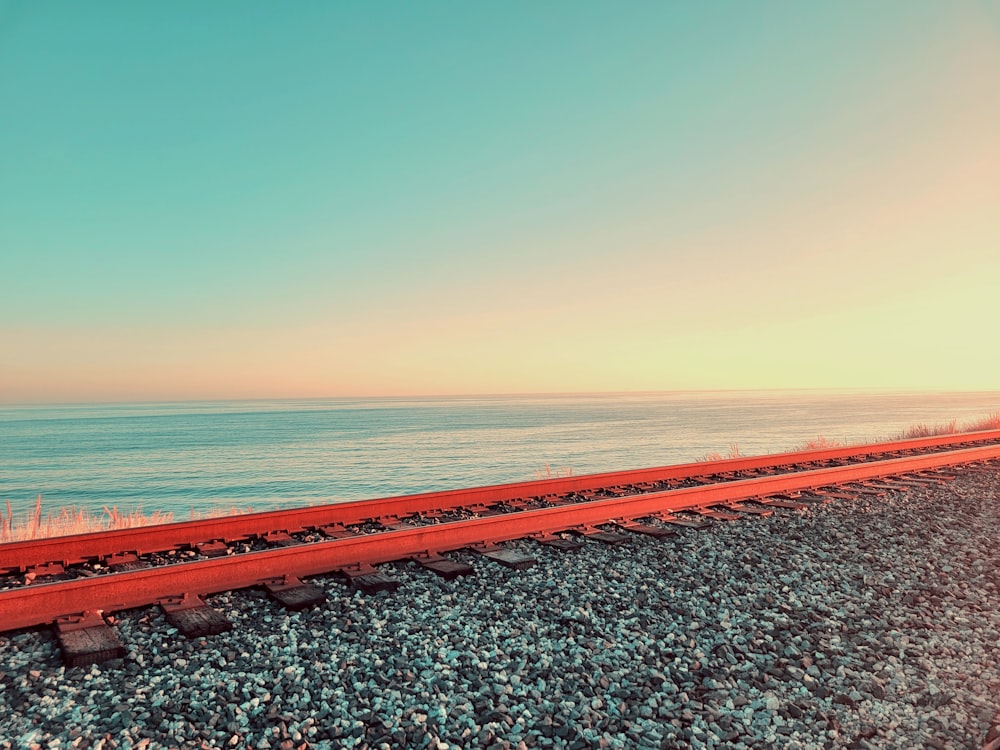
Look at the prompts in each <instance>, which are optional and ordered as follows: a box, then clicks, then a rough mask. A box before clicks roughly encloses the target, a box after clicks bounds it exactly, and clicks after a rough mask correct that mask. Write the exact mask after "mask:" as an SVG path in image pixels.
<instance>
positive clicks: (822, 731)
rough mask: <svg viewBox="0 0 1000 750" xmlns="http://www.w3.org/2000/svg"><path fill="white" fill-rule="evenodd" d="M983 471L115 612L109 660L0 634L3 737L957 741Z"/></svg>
mask: <svg viewBox="0 0 1000 750" xmlns="http://www.w3.org/2000/svg"><path fill="white" fill-rule="evenodd" d="M998 529H1000V473H995V472H994V473H982V472H968V473H965V474H963V475H962V476H961V477H960V478H959V479H958V480H957V481H955V482H953V483H949V484H947V485H944V486H943V487H941V488H933V489H916V490H914V491H912V492H910V493H907V494H901V493H891V494H890V495H889V496H888V497H886V498H882V499H861V500H856V501H838V502H837V503H834V504H831V505H828V506H823V507H819V508H814V509H810V510H808V511H805V512H803V513H794V512H792V513H788V514H783V515H782V516H780V517H774V518H755V517H751V518H747V519H745V520H740V521H737V522H733V523H729V524H725V523H719V524H716V525H714V526H713V528H711V529H709V530H706V531H691V530H682V531H681V532H680V533H679V534H678V536H677V537H675V538H673V539H668V540H665V541H660V542H657V541H655V540H653V539H648V538H646V537H639V536H637V537H635V538H634V539H631V540H630V541H629V542H628V543H627V544H625V545H622V546H620V547H609V546H605V545H602V544H600V543H597V542H588V543H587V544H586V547H585V549H584V550H581V551H579V552H569V553H560V552H558V551H555V550H550V549H548V548H544V547H540V546H535V545H530V544H527V543H525V544H523V545H521V546H522V548H523V549H526V550H530V551H532V552H533V553H534V554H535V556H536V557H537V558H538V559H539V564H538V565H537V566H536V567H535V568H533V569H531V570H528V571H520V572H516V571H509V570H507V569H505V568H501V567H499V566H497V565H494V564H492V563H488V562H485V561H483V560H481V559H477V558H474V557H471V556H465V555H463V554H459V555H456V556H457V557H459V558H461V559H466V560H470V561H474V562H475V564H476V568H477V575H476V576H472V577H468V578H463V579H459V580H457V581H453V582H445V581H442V580H440V579H438V578H436V577H435V576H433V575H432V574H430V573H427V572H425V571H422V570H420V569H418V568H417V567H416V566H415V565H412V564H398V565H392V566H386V567H388V568H390V569H391V570H392V571H393V572H394V573H395V574H396V575H397V577H399V578H400V579H401V580H402V582H403V585H402V587H401V588H400V590H399V591H398V592H397V593H394V594H384V593H383V594H379V595H377V596H364V595H362V594H359V593H356V592H353V591H351V590H350V589H347V588H346V587H345V586H343V585H342V584H341V583H340V582H339V580H338V579H336V578H333V577H331V578H328V579H319V580H318V581H316V582H317V583H318V584H319V585H320V586H322V587H324V588H325V589H326V590H327V591H328V593H329V596H330V601H329V602H328V603H327V604H326V605H324V606H322V607H320V608H318V609H315V610H310V611H306V612H302V613H297V614H288V613H285V612H284V611H283V610H281V609H280V608H278V607H277V606H276V605H274V604H273V603H271V602H270V601H268V600H267V599H266V598H265V596H264V595H263V594H262V593H261V592H257V591H244V592H236V593H232V594H225V595H220V596H216V597H212V599H211V603H212V604H213V605H214V606H216V607H218V608H220V609H223V610H224V611H226V612H227V613H228V614H229V615H230V619H231V620H232V621H233V623H234V630H233V632H232V633H229V634H227V635H223V636H217V637H213V638H210V639H204V640H193V641H189V640H185V639H183V638H181V637H179V636H178V635H177V634H176V631H174V630H173V629H172V628H170V627H169V626H168V625H167V624H166V622H165V620H164V618H163V616H162V615H161V614H160V613H159V610H154V609H147V610H137V611H131V612H125V613H120V614H119V618H118V619H119V621H118V630H119V635H120V637H121V639H122V641H123V643H125V644H126V647H127V649H128V655H127V657H126V659H124V661H119V662H117V663H114V662H112V663H109V664H105V665H102V666H94V667H92V668H87V669H73V670H67V669H64V668H63V667H62V666H61V665H60V657H59V654H58V650H57V648H56V645H55V641H54V639H53V637H52V636H51V634H50V633H49V632H47V631H31V632H23V633H17V634H9V633H8V634H5V635H3V636H0V668H2V673H3V674H2V678H0V679H2V694H0V747H2V748H35V747H39V748H68V747H75V748H88V747H89V748H171V747H177V748H310V747H331V748H333V747H358V748H409V747H414V748H439V749H441V750H443V749H444V748H479V747H495V748H501V747H503V748H522V747H554V748H605V747H610V748H661V747H662V748H673V747H695V748H713V747H718V748H723V747H726V748H730V747H731V748H759V747H787V748H824V747H853V748H897V747H898V748H914V747H931V748H975V747H979V746H980V745H981V743H982V739H983V737H984V735H985V734H986V731H987V729H988V726H989V724H990V719H991V718H992V716H993V715H994V714H995V713H996V712H997V710H998V709H1000V659H998V644H1000V612H998V608H997V601H998V595H997V594H998V586H1000V544H998V542H1000V538H998V536H1000V535H998Z"/></svg>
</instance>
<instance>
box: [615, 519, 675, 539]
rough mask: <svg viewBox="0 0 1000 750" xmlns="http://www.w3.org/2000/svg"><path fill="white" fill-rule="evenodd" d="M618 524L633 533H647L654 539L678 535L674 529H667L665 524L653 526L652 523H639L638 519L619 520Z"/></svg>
mask: <svg viewBox="0 0 1000 750" xmlns="http://www.w3.org/2000/svg"><path fill="white" fill-rule="evenodd" d="M617 526H618V527H619V528H621V529H625V531H630V532H632V533H633V534H645V535H646V536H651V537H653V538H654V539H666V538H667V537H671V536H676V535H677V532H676V531H674V530H673V529H667V528H664V527H663V526H651V525H650V524H647V523H639V522H638V521H619V522H618V523H617Z"/></svg>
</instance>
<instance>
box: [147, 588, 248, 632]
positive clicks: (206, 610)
mask: <svg viewBox="0 0 1000 750" xmlns="http://www.w3.org/2000/svg"><path fill="white" fill-rule="evenodd" d="M159 605H160V609H161V610H163V614H164V615H166V617H167V622H169V623H170V624H171V625H173V626H174V627H175V628H177V629H178V630H179V631H180V632H181V633H182V634H183V635H185V636H187V637H188V638H200V637H202V636H205V635H218V634H219V633H225V632H227V631H229V630H232V629H233V624H232V623H231V622H229V620H228V619H226V616H225V615H224V614H223V613H222V612H220V611H219V610H217V609H214V608H213V607H209V606H208V605H207V604H206V603H205V600H204V599H202V598H201V597H200V596H195V595H192V594H184V595H183V596H172V597H168V598H166V599H161V600H160V602H159Z"/></svg>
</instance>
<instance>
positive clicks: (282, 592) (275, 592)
mask: <svg viewBox="0 0 1000 750" xmlns="http://www.w3.org/2000/svg"><path fill="white" fill-rule="evenodd" d="M264 590H265V591H267V594H268V596H270V597H271V598H272V599H274V600H275V601H276V602H278V604H280V605H281V606H283V607H284V608H285V609H288V610H291V611H292V612H299V611H301V610H303V609H307V608H309V607H315V606H317V605H320V604H322V603H323V602H325V601H326V593H325V592H324V591H323V589H321V588H319V587H318V586H313V585H312V584H310V583H303V582H302V581H301V580H299V579H298V578H296V577H295V576H284V577H282V578H272V579H271V580H269V581H264Z"/></svg>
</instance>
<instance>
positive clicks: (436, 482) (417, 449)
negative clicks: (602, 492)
mask: <svg viewBox="0 0 1000 750" xmlns="http://www.w3.org/2000/svg"><path fill="white" fill-rule="evenodd" d="M996 412H1000V393H935V394H922V393H877V394H872V393H844V392H833V393H831V392H807V391H803V392H764V391H758V392H723V393H641V394H617V395H605V394H602V395H565V396H531V397H511V396H497V397H476V398H465V397H453V398H407V399H404V398H379V399H330V400H316V401H304V400H295V401H251V402H220V403H204V402H190V403H165V404H114V405H96V406H95V405H89V406H35V407H5V408H0V503H4V502H6V501H9V502H10V503H11V505H12V506H13V508H14V509H15V512H18V513H20V512H23V511H24V510H25V509H26V508H28V507H29V506H32V505H33V504H34V501H35V497H36V495H38V494H41V495H42V497H43V501H44V505H45V507H46V508H48V509H50V510H51V509H56V508H59V507H61V506H77V507H82V508H89V509H94V510H99V509H100V508H101V507H102V506H104V505H108V506H117V507H118V508H119V510H132V509H142V510H143V511H144V512H146V513H151V512H153V511H156V510H159V511H169V512H173V513H174V514H175V517H176V518H177V519H178V520H181V519H183V518H185V517H187V516H188V514H189V512H190V510H191V509H194V510H195V511H198V512H204V511H207V510H211V509H213V508H218V507H230V506H238V507H241V508H246V507H253V508H254V509H255V510H266V509H274V508H280V507H292V506H301V505H307V504H317V503H327V502H336V501H343V500H353V499H359V498H373V497H382V496H388V495H396V494H406V493H414V492H423V491H428V490H437V489H449V488H457V487H470V486H476V485H485V484H498V483H503V482H515V481H523V480H529V479H535V478H536V472H538V471H542V472H544V470H545V466H546V464H548V465H549V466H550V467H551V468H552V470H553V471H556V470H558V469H562V468H564V467H568V468H570V469H572V471H573V473H574V474H586V473H592V472H599V471H613V470H619V469H630V468H641V467H648V466H660V465H665V464H673V463H682V462H687V461H694V460H698V459H700V458H702V457H703V456H705V455H706V454H708V453H712V452H718V453H722V454H726V453H728V452H729V450H730V446H731V444H733V443H736V444H737V445H738V447H739V450H740V452H741V453H743V454H747V455H751V454H760V453H771V452H778V451H783V450H792V449H794V448H796V447H798V446H801V444H802V443H804V442H805V441H806V440H808V439H811V438H815V437H817V436H818V435H823V436H824V437H826V438H828V439H837V440H850V441H857V440H873V439H876V438H879V437H889V436H891V435H893V434H895V433H898V432H900V431H902V430H903V429H905V428H906V427H907V426H909V425H912V424H914V423H927V424H931V423H943V422H947V421H949V420H951V419H958V420H959V421H960V422H961V421H963V420H970V419H975V418H978V417H982V416H985V415H987V414H990V413H996Z"/></svg>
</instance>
